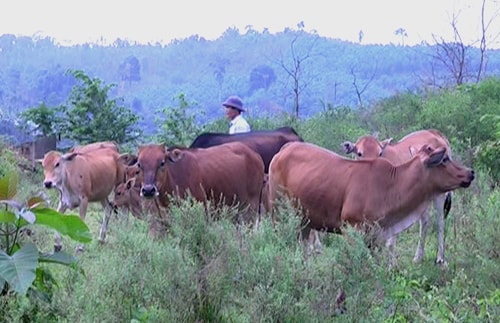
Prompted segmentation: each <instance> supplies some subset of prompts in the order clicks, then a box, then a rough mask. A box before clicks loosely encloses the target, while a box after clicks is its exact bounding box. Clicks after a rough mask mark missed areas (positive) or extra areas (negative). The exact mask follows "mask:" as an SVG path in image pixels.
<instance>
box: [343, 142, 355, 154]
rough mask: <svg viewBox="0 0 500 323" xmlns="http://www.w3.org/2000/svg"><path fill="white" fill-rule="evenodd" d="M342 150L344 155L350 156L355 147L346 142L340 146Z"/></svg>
mask: <svg viewBox="0 0 500 323" xmlns="http://www.w3.org/2000/svg"><path fill="white" fill-rule="evenodd" d="M341 146H342V149H343V150H344V153H346V154H350V153H353V152H354V149H355V146H354V144H353V143H352V142H350V141H346V142H344V143H343V144H342V145H341Z"/></svg>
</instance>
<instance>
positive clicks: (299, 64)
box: [279, 22, 318, 118]
mask: <svg viewBox="0 0 500 323" xmlns="http://www.w3.org/2000/svg"><path fill="white" fill-rule="evenodd" d="M297 26H298V27H299V28H300V29H301V30H300V32H299V33H296V34H295V35H294V37H293V39H292V41H291V42H290V58H291V62H290V63H287V62H286V60H285V58H284V57H283V55H281V59H280V61H279V64H280V66H281V67H282V68H283V70H284V71H285V72H286V74H288V76H289V77H290V78H291V79H292V91H293V113H294V115H295V117H296V118H298V117H299V109H300V106H299V103H300V95H301V94H302V92H303V91H304V90H305V89H306V88H307V86H308V85H309V81H308V80H307V79H306V78H304V62H305V61H307V60H309V59H311V58H313V57H314V56H315V55H316V54H315V53H314V47H315V44H316V42H317V40H318V35H317V34H316V35H315V37H308V39H311V41H310V42H305V43H303V44H300V43H299V36H300V35H303V34H304V31H303V30H302V29H303V27H304V24H303V23H302V22H301V23H299V24H298V25H297Z"/></svg>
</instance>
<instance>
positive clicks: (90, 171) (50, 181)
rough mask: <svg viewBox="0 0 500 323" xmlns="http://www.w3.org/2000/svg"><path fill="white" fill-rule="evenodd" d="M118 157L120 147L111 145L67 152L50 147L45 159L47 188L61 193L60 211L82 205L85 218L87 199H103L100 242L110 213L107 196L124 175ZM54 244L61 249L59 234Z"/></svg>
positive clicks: (81, 208) (83, 218) (81, 211)
mask: <svg viewBox="0 0 500 323" xmlns="http://www.w3.org/2000/svg"><path fill="white" fill-rule="evenodd" d="M83 151H84V152H83ZM118 157H119V154H118V152H117V150H116V149H112V148H99V149H89V150H85V149H83V150H78V149H77V150H76V151H73V152H70V153H67V154H64V155H63V154H61V153H60V152H57V151H50V152H48V153H47V154H45V156H44V159H43V161H42V166H43V172H44V175H45V179H44V186H45V188H48V189H51V188H55V189H57V190H58V191H59V193H60V194H59V195H60V196H59V205H58V207H57V210H58V211H59V212H61V213H63V212H64V211H65V210H66V209H68V208H69V209H73V208H76V207H79V214H80V218H81V219H82V220H85V215H86V213H87V206H88V203H89V202H100V203H101V205H102V206H103V208H104V209H105V218H104V220H103V223H102V226H101V230H100V233H99V241H101V242H103V241H104V239H105V236H106V230H107V224H108V222H109V218H110V216H111V208H110V206H109V200H108V196H109V194H110V193H111V192H112V191H113V189H114V187H115V186H116V185H117V184H118V183H120V182H121V181H123V178H124V177H123V171H124V170H123V165H122V164H121V163H120V162H119V161H118ZM79 247H80V248H81V247H82V246H79ZM55 248H56V250H60V249H61V243H60V239H59V238H58V237H57V239H56V245H55Z"/></svg>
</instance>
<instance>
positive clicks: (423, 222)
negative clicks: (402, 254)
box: [413, 208, 429, 264]
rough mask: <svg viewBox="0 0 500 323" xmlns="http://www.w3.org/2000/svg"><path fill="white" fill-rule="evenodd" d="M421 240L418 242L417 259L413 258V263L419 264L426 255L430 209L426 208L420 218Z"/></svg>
mask: <svg viewBox="0 0 500 323" xmlns="http://www.w3.org/2000/svg"><path fill="white" fill-rule="evenodd" d="M419 223H420V238H419V240H418V245H417V250H416V251H415V257H413V262H414V263H416V264H418V263H419V262H420V261H422V258H423V257H424V253H425V239H426V238H427V231H428V229H429V209H428V208H426V209H425V210H424V212H422V215H421V216H420V220H419Z"/></svg>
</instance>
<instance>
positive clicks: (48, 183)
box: [43, 181, 54, 188]
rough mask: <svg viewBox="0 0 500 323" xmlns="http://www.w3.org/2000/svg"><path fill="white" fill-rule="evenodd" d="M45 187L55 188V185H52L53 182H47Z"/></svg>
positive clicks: (44, 183)
mask: <svg viewBox="0 0 500 323" xmlns="http://www.w3.org/2000/svg"><path fill="white" fill-rule="evenodd" d="M43 185H44V186H45V188H53V187H54V185H53V184H52V182H51V181H45V182H43Z"/></svg>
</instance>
